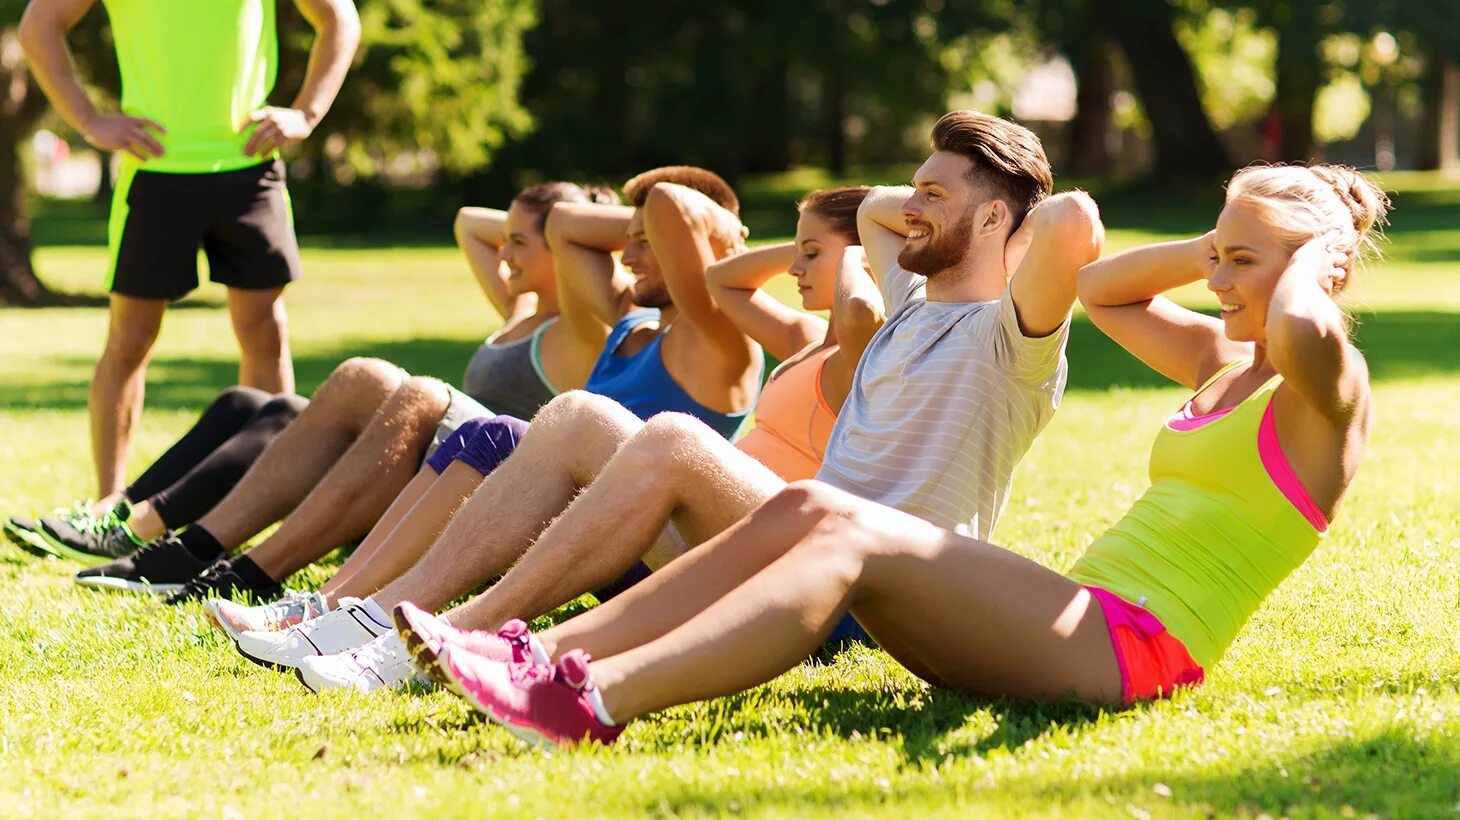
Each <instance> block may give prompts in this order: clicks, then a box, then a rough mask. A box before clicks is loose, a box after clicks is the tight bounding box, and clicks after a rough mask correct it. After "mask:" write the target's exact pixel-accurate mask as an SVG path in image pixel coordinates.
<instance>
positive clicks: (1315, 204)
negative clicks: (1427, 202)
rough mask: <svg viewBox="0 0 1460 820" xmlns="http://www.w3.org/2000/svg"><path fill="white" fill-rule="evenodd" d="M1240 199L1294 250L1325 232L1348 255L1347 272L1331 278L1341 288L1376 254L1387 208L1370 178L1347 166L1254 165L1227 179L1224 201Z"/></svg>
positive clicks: (1385, 201)
mask: <svg viewBox="0 0 1460 820" xmlns="http://www.w3.org/2000/svg"><path fill="white" fill-rule="evenodd" d="M1235 200H1243V201H1245V202H1251V203H1253V204H1255V205H1257V206H1258V207H1259V208H1261V209H1262V212H1263V217H1264V221H1265V222H1266V223H1267V224H1268V225H1269V226H1271V227H1272V228H1273V230H1274V231H1276V232H1277V234H1278V236H1280V237H1281V238H1282V240H1283V241H1284V242H1285V243H1286V244H1288V245H1290V246H1292V247H1294V248H1296V247H1298V246H1299V245H1302V244H1303V243H1304V242H1307V241H1308V240H1310V239H1313V238H1315V237H1318V236H1322V235H1323V234H1326V233H1333V234H1335V235H1336V237H1335V242H1334V245H1335V247H1336V248H1337V249H1338V250H1341V251H1343V252H1344V253H1345V254H1347V256H1348V262H1347V264H1346V265H1345V266H1344V268H1345V270H1346V271H1347V272H1348V276H1347V277H1345V278H1344V279H1343V280H1341V281H1339V282H1336V283H1335V285H1334V289H1335V290H1342V289H1343V288H1344V287H1345V286H1346V285H1347V284H1348V282H1349V279H1351V278H1353V274H1354V269H1355V268H1356V267H1358V266H1359V264H1360V263H1362V262H1363V261H1364V260H1365V259H1366V258H1367V257H1369V256H1373V255H1377V254H1378V251H1379V248H1378V245H1377V243H1376V242H1375V239H1376V238H1377V237H1380V236H1381V230H1380V229H1381V226H1382V225H1383V224H1384V222H1385V221H1386V219H1385V215H1386V214H1387V213H1388V211H1389V197H1388V196H1386V195H1385V194H1384V192H1383V191H1382V190H1381V189H1380V188H1379V186H1378V185H1375V184H1374V181H1373V180H1371V179H1369V178H1368V177H1367V176H1365V175H1364V174H1362V173H1361V172H1359V171H1358V170H1356V169H1354V168H1350V167H1349V166H1347V165H1254V166H1252V167H1249V168H1243V169H1242V170H1240V171H1238V172H1237V173H1236V174H1235V175H1234V176H1233V177H1232V180H1231V181H1230V182H1228V183H1227V201H1228V202H1233V201H1235Z"/></svg>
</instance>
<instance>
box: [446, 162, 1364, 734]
mask: <svg viewBox="0 0 1460 820" xmlns="http://www.w3.org/2000/svg"><path fill="white" fill-rule="evenodd" d="M1387 204H1388V203H1387V201H1386V199H1385V197H1384V195H1383V194H1382V193H1381V192H1380V191H1379V190H1378V189H1377V188H1376V187H1375V186H1374V185H1373V183H1371V182H1370V181H1368V180H1367V179H1366V178H1364V177H1363V176H1362V175H1361V174H1359V173H1358V172H1356V171H1354V170H1353V169H1349V168H1339V167H1334V166H1316V167H1313V168H1308V167H1304V166H1276V167H1254V168H1249V169H1246V170H1244V171H1242V172H1240V173H1238V174H1237V175H1236V176H1235V177H1234V178H1233V179H1232V180H1231V182H1230V183H1229V185H1228V188H1227V202H1226V206H1225V207H1224V208H1223V210H1222V213H1221V216H1220V218H1219V219H1218V221H1217V227H1216V230H1215V231H1213V232H1212V233H1209V234H1207V235H1205V236H1203V237H1200V238H1197V239H1192V240H1187V241H1181V242H1168V243H1162V244H1158V245H1152V246H1148V247H1143V248H1137V249H1134V250H1131V251H1127V252H1125V253H1122V254H1118V255H1116V256H1113V257H1111V258H1109V259H1106V260H1103V261H1097V262H1094V263H1091V264H1089V265H1087V266H1086V267H1085V268H1084V269H1082V270H1081V272H1080V275H1079V286H1080V297H1081V299H1082V301H1083V302H1084V304H1085V306H1086V308H1087V309H1088V310H1089V312H1090V315H1091V317H1092V318H1093V319H1094V321H1095V322H1096V323H1097V324H1098V326H1099V327H1100V328H1101V329H1102V330H1104V331H1105V332H1106V333H1108V334H1110V335H1111V336H1112V337H1113V338H1114V339H1116V340H1117V341H1118V342H1120V343H1121V345H1123V346H1124V347H1125V348H1126V349H1127V350H1129V351H1130V352H1131V353H1133V354H1134V355H1136V356H1137V357H1138V358H1140V359H1141V360H1143V361H1145V362H1146V363H1147V364H1149V365H1150V366H1151V367H1152V368H1154V369H1156V370H1157V371H1159V372H1161V373H1163V374H1165V375H1167V376H1169V377H1170V378H1172V379H1173V380H1175V381H1176V382H1178V383H1180V384H1182V385H1183V386H1185V387H1187V388H1189V389H1193V390H1197V393H1196V395H1195V396H1194V398H1193V399H1192V400H1191V401H1189V402H1187V404H1186V406H1185V407H1184V408H1183V409H1182V411H1181V412H1179V413H1177V414H1176V415H1175V416H1174V417H1173V418H1172V419H1170V420H1169V421H1168V422H1167V423H1166V424H1165V425H1163V428H1162V430H1161V432H1160V433H1159V434H1158V436H1157V439H1156V445H1155V450H1154V452H1153V455H1152V463H1151V468H1152V469H1151V472H1152V486H1151V489H1150V490H1149V491H1148V492H1147V493H1146V494H1145V496H1143V497H1142V498H1141V499H1140V500H1139V501H1137V502H1136V504H1135V505H1134V507H1133V508H1132V510H1131V511H1130V512H1129V513H1128V514H1127V515H1126V516H1125V517H1124V518H1123V519H1122V520H1121V521H1120V522H1119V523H1117V524H1116V525H1115V526H1114V527H1112V528H1111V530H1110V531H1109V532H1107V533H1106V534H1105V535H1102V536H1101V537H1100V538H1098V539H1097V540H1096V541H1095V543H1094V544H1092V546H1091V548H1090V550H1089V551H1088V552H1087V554H1086V555H1085V556H1084V557H1083V558H1081V560H1080V561H1079V562H1078V564H1077V565H1076V567H1075V568H1074V569H1073V570H1072V571H1071V572H1069V573H1067V574H1061V573H1058V572H1055V571H1053V570H1051V569H1049V568H1046V567H1044V566H1041V565H1039V564H1037V563H1035V562H1033V561H1030V560H1029V559H1027V558H1024V557H1022V556H1020V555H1018V554H1016V553H1014V552H1011V551H1009V550H1005V549H1003V548H1000V547H997V546H995V545H993V544H990V543H987V542H984V541H979V540H976V539H971V538H964V537H961V536H958V535H956V534H954V533H951V532H949V531H947V530H943V529H939V528H937V527H935V526H933V525H931V524H929V523H927V522H925V521H922V520H920V519H917V518H915V517H913V516H911V515H906V514H903V513H900V512H897V511H894V510H891V509H888V508H886V507H882V506H880V505H877V504H873V503H870V502H867V501H863V500H860V499H857V498H854V497H852V496H850V495H848V494H846V493H843V492H840V491H838V490H834V489H832V488H830V487H828V486H826V485H824V484H820V483H818V482H815V481H808V482H798V483H795V484H792V485H791V486H790V487H788V488H787V489H786V490H785V491H783V492H781V493H780V494H778V495H777V496H776V497H774V498H773V499H771V500H770V501H769V502H768V503H766V504H765V505H763V506H761V507H760V508H759V509H758V510H757V511H756V512H754V513H753V514H751V515H750V516H748V517H747V518H745V519H743V520H741V521H740V522H738V523H737V524H735V525H733V526H731V527H730V528H729V529H727V530H726V531H725V532H724V533H722V534H721V535H719V536H716V537H715V538H713V539H711V540H710V541H708V542H706V543H705V544H703V545H701V546H700V547H699V548H698V549H696V550H694V551H692V552H690V553H689V554H687V555H685V556H684V557H682V558H681V559H679V560H677V561H675V562H674V563H673V564H671V565H669V566H668V567H665V568H664V569H663V570H661V571H660V572H658V573H656V574H654V575H653V576H652V577H650V578H649V579H648V580H646V581H644V582H643V583H642V584H640V585H639V586H638V587H636V588H634V589H633V590H631V591H630V592H629V593H626V594H625V595H623V596H621V597H619V598H617V599H615V600H613V601H610V602H608V603H606V604H604V605H603V606H601V607H599V608H598V609H596V610H593V611H592V612H590V613H587V614H585V615H582V616H579V617H578V618H575V619H573V620H570V621H567V622H565V623H563V624H560V625H558V626H557V627H554V628H552V629H550V630H547V631H546V632H543V633H541V634H538V635H533V636H531V637H530V638H529V639H527V640H526V641H525V643H524V646H525V647H527V648H530V649H531V650H532V651H531V656H532V658H534V659H542V658H555V659H557V663H556V666H555V667H548V666H537V667H535V669H537V670H538V672H540V673H541V674H538V675H537V676H536V677H533V676H530V675H529V676H526V677H523V676H519V677H517V678H511V677H509V675H508V673H507V672H505V671H500V670H496V668H495V667H491V666H489V665H483V664H479V663H478V664H475V665H472V666H471V670H472V674H471V675H470V676H468V677H469V678H470V683H471V686H472V689H471V698H472V702H473V703H474V704H476V705H477V706H478V708H482V709H484V710H486V711H487V712H488V714H489V715H490V716H491V717H493V719H495V720H497V721H498V722H501V723H504V724H507V725H509V726H511V727H512V728H513V729H514V731H515V732H516V733H517V734H519V735H521V736H532V737H543V738H552V739H554V740H556V741H557V742H570V741H571V739H572V738H574V737H585V736H587V737H594V738H599V739H603V740H612V739H613V738H614V737H616V736H617V733H618V732H619V731H621V729H620V728H618V727H620V726H621V725H622V724H623V723H624V722H625V721H627V720H630V719H632V718H635V717H638V716H640V715H644V714H647V713H649V712H652V711H656V710H659V709H663V708H665V707H668V706H672V705H676V704H680V703H685V702H689V701H694V700H702V699H705V698H710V697H715V696H719V695H725V694H729V693H732V692H736V691H739V690H742V689H745V688H747V687H750V686H754V685H756V684H759V683H762V682H764V681H766V680H769V679H770V678H772V677H774V676H776V675H779V674H780V673H781V672H784V671H786V670H787V669H790V668H791V667H793V666H794V665H796V664H797V663H799V662H800V661H801V660H802V659H803V658H805V657H806V655H807V654H808V653H809V652H811V651H813V650H814V649H815V648H816V647H817V645H818V644H819V642H820V640H821V638H822V637H823V636H824V635H825V634H826V633H827V632H828V631H829V630H830V629H831V628H832V626H833V625H834V624H836V623H837V621H838V619H840V618H841V617H842V615H843V614H844V613H847V612H851V613H852V614H854V615H855V616H856V618H857V620H858V621H859V622H860V623H861V624H862V625H863V626H864V627H865V628H866V629H867V631H868V632H870V633H871V634H872V636H873V637H874V638H876V639H877V641H878V642H879V643H880V644H881V645H882V647H883V648H884V649H886V650H887V651H888V652H889V653H890V654H891V655H892V656H893V657H894V658H895V659H896V660H897V661H899V662H900V663H902V664H903V665H904V666H906V667H907V668H908V669H910V670H911V671H913V672H914V673H915V674H917V675H919V676H920V677H922V678H924V679H925V680H927V681H929V682H932V683H935V684H941V685H946V686H949V687H951V688H954V689H957V690H960V691H963V692H966V693H970V694H974V695H978V696H992V697H1013V698H1034V699H1054V698H1059V697H1063V696H1069V695H1073V696H1075V697H1077V698H1079V699H1081V700H1085V701H1089V702H1096V703H1131V702H1135V701H1140V700H1146V699H1151V698H1157V697H1162V696H1165V695H1168V694H1170V692H1171V691H1172V690H1173V689H1174V688H1176V687H1179V686H1183V685H1191V684H1195V683H1199V682H1200V681H1201V680H1202V679H1203V677H1204V675H1205V671H1206V669H1207V668H1208V667H1209V666H1210V665H1212V664H1214V663H1215V662H1216V661H1217V660H1218V659H1219V658H1220V657H1221V654H1222V652H1223V651H1224V649H1225V647H1226V646H1227V644H1228V643H1229V642H1230V641H1231V639H1232V638H1233V637H1234V635H1235V634H1236V632H1237V630H1238V629H1239V628H1240V626H1241V625H1242V622H1243V621H1244V620H1245V619H1246V617H1247V616H1248V615H1249V614H1250V613H1251V611H1252V610H1253V609H1255V608H1256V606H1257V603H1258V602H1260V600H1261V599H1262V598H1263V597H1265V596H1266V595H1267V594H1268V593H1269V592H1271V590H1272V589H1273V588H1274V587H1275V586H1276V585H1277V584H1278V583H1279V582H1280V581H1281V580H1282V578H1283V577H1284V576H1286V575H1287V573H1289V572H1290V571H1291V570H1292V569H1293V568H1295V567H1296V566H1297V565H1298V564H1300V563H1301V562H1302V561H1303V560H1304V558H1305V557H1306V556H1307V555H1308V554H1309V552H1311V550H1312V548H1313V546H1314V545H1315V544H1316V543H1317V540H1318V536H1319V533H1320V532H1321V531H1322V530H1323V529H1325V528H1326V526H1327V523H1328V521H1330V520H1332V518H1333V516H1334V514H1335V513H1336V512H1337V510H1338V508H1339V505H1340V502H1341V500H1342V498H1343V495H1344V491H1345V490H1346V488H1347V487H1348V484H1349V482H1350V480H1351V479H1352V478H1353V475H1354V471H1355V470H1356V469H1357V466H1358V464H1359V462H1360V461H1362V459H1363V457H1364V452H1365V449H1366V447H1367V438H1368V429H1369V420H1370V412H1371V406H1370V394H1369V380H1368V370H1367V367H1366V365H1365V362H1364V358H1363V356H1362V354H1361V353H1360V352H1359V351H1358V349H1357V348H1356V347H1355V346H1354V345H1353V344H1352V343H1351V342H1350V340H1349V338H1348V334H1347V332H1346V331H1347V328H1346V322H1345V317H1344V314H1343V312H1342V311H1341V309H1340V308H1339V306H1338V305H1337V303H1336V301H1335V297H1336V296H1337V295H1338V294H1339V293H1340V292H1341V291H1342V290H1343V289H1344V287H1345V286H1346V285H1347V284H1348V283H1349V281H1350V279H1351V278H1352V276H1353V273H1354V269H1355V266H1356V264H1357V262H1358V261H1359V260H1360V258H1361V257H1362V256H1363V255H1364V252H1365V251H1366V250H1368V249H1369V248H1370V247H1371V246H1372V241H1371V240H1370V239H1369V237H1370V234H1371V231H1372V230H1373V229H1374V227H1375V225H1376V224H1377V223H1379V222H1380V221H1382V219H1383V217H1384V213H1385V210H1386V209H1387ZM1202 280H1205V281H1206V283H1207V286H1208V288H1209V289H1210V290H1211V291H1212V292H1213V293H1214V294H1215V295H1216V296H1217V298H1218V300H1219V301H1220V303H1221V308H1222V310H1221V317H1220V318H1213V317H1210V316H1207V315H1205V314H1201V313H1197V312H1194V311H1190V310H1187V309H1185V308H1182V307H1179V306H1177V305H1176V304H1175V303H1174V302H1172V301H1170V300H1169V299H1167V298H1166V297H1164V296H1163V295H1162V294H1164V293H1166V292H1167V291H1170V290H1172V289H1174V288H1178V287H1181V286H1183V285H1186V284H1189V283H1192V282H1197V281H1202ZM1199 387H1200V388H1201V389H1200V390H1198V388H1199ZM525 651H526V649H524V652H525ZM537 662H539V663H540V662H541V661H540V660H539V661H537ZM448 665H449V664H448ZM452 668H453V669H455V668H456V667H454V666H453V667H452ZM463 668H466V667H463ZM504 668H505V667H504ZM494 670H495V671H494ZM534 674H537V673H534Z"/></svg>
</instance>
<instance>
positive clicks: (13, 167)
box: [0, 28, 53, 305]
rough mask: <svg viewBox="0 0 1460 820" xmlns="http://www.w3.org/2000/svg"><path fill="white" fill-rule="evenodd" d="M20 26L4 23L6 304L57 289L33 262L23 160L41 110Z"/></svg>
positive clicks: (2, 260) (0, 120)
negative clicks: (17, 30) (39, 274)
mask: <svg viewBox="0 0 1460 820" xmlns="http://www.w3.org/2000/svg"><path fill="white" fill-rule="evenodd" d="M39 97H40V94H39V92H37V91H36V90H35V88H34V87H33V86H32V85H31V84H30V78H29V75H28V73H27V72H26V70H25V58H24V55H22V54H21V51H20V43H19V41H18V40H17V39H16V36H15V29H14V28H4V29H0V304H11V305H34V304H39V303H41V302H45V301H49V300H50V299H51V297H52V296H53V294H52V293H51V292H50V290H49V289H47V288H46V286H45V284H43V283H42V282H41V280H40V279H38V278H36V275H35V268H34V267H33V266H32V264H31V255H30V252H31V241H30V218H29V216H28V215H27V213H26V207H25V198H26V190H27V186H26V179H25V171H24V169H23V168H22V167H21V164H20V152H21V151H22V150H23V149H24V146H25V137H26V135H27V134H29V133H30V130H31V127H32V126H33V125H34V124H35V120H36V117H37V116H38V115H39V110H40V107H41V106H40V104H39V103H38V100H37V98H39Z"/></svg>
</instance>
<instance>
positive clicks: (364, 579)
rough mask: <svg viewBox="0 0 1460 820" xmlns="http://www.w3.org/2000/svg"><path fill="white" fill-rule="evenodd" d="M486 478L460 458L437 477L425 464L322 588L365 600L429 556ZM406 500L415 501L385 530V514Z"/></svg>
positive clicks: (334, 594)
mask: <svg viewBox="0 0 1460 820" xmlns="http://www.w3.org/2000/svg"><path fill="white" fill-rule="evenodd" d="M484 478H485V476H483V475H482V474H481V473H479V472H477V471H476V470H475V469H473V468H472V467H471V465H469V464H467V463H465V462H462V461H453V462H451V465H450V466H449V467H447V468H446V471H445V472H443V473H442V474H441V475H439V476H438V475H436V473H435V472H433V471H432V470H431V469H430V468H429V467H427V468H423V469H422V470H421V472H420V473H418V474H417V475H416V477H415V478H414V479H412V480H411V484H410V485H409V486H407V487H406V490H405V491H404V492H402V493H401V494H400V496H399V497H398V498H397V499H396V502H397V503H396V504H392V505H391V508H390V510H388V511H387V512H386V516H385V517H383V518H381V520H380V525H379V526H377V527H376V528H375V529H374V530H372V531H371V533H370V536H369V537H367V538H366V539H365V543H363V544H361V545H360V548H359V549H357V550H355V554H354V555H352V556H350V560H349V561H346V562H345V565H344V566H343V567H341V568H340V571H339V573H337V574H336V575H335V577H334V578H331V579H330V581H329V583H327V584H325V585H324V589H323V590H322V591H323V592H324V593H325V595H326V596H328V597H329V599H330V600H331V601H337V600H339V599H340V598H341V597H344V596H351V597H355V598H364V597H366V596H368V595H371V594H373V593H374V592H375V591H376V590H378V589H380V588H382V587H384V586H385V585H386V584H389V583H390V582H391V581H394V580H395V579H396V578H399V577H400V576H401V575H403V574H404V573H405V571H406V570H408V569H410V568H411V566H412V565H414V564H415V563H416V562H417V561H419V560H420V559H421V556H422V555H425V554H426V550H428V549H430V548H431V545H432V544H433V543H435V542H436V538H437V536H439V535H441V531H442V530H444V529H446V523H447V522H448V521H450V520H451V516H453V515H455V514H456V511H457V510H458V509H460V508H461V505H462V504H463V503H464V502H465V501H466V499H468V498H470V497H471V494H472V493H473V492H475V491H476V488H477V487H479V486H481V483H482V479H484ZM412 495H413V496H414V498H413V499H411V498H409V497H410V496H412ZM407 500H411V504H410V505H409V506H408V507H405V511H404V512H402V513H401V514H400V515H399V516H398V517H397V518H396V522H395V524H394V525H392V526H389V528H387V521H386V518H389V517H390V516H391V515H392V513H395V512H396V507H397V506H402V505H403V502H405V501H407ZM381 533H384V534H383V535H380V537H379V538H378V539H377V538H376V536H377V534H381ZM367 547H370V549H369V550H368V551H367V549H366V548H367Z"/></svg>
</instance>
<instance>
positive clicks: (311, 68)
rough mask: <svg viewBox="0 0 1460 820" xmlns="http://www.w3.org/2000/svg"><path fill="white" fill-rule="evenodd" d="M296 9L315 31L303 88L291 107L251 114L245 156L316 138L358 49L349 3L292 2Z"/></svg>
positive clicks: (355, 23) (354, 18)
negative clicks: (321, 122)
mask: <svg viewBox="0 0 1460 820" xmlns="http://www.w3.org/2000/svg"><path fill="white" fill-rule="evenodd" d="M294 5H296V6H298V8H299V13H300V14H302V15H303V16H304V19H305V20H306V21H308V22H309V25H310V26H311V27H312V28H313V29H314V45H312V46H310V49H309V64H308V66H307V67H306V68H305V71H304V84H303V85H301V86H300V88H299V93H298V95H296V96H295V97H294V102H293V104H292V105H291V106H290V107H289V108H273V107H268V108H263V109H261V110H259V111H256V112H254V114H253V116H252V117H251V118H250V125H251V126H252V127H253V133H252V134H251V135H249V139H248V143H247V144H246V145H245V146H244V149H243V152H244V153H245V154H247V155H249V156H259V157H262V156H268V155H269V154H271V153H273V151H274V150H275V149H276V148H278V147H279V146H281V145H283V144H284V143H286V142H294V141H297V140H302V139H305V138H306V137H308V136H309V135H310V134H312V133H314V128H315V126H316V125H319V121H320V120H322V119H324V115H325V113H327V112H328V111H329V110H330V106H331V105H333V104H334V101H335V97H336V96H337V95H338V94H339V93H340V86H341V85H343V84H344V82H345V74H346V73H347V72H348V71H349V70H350V61H351V60H353V59H354V57H355V49H356V48H358V47H359V45H360V16H359V14H358V13H357V12H356V11H355V4H354V3H353V2H351V0H294ZM245 127H248V126H245Z"/></svg>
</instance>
